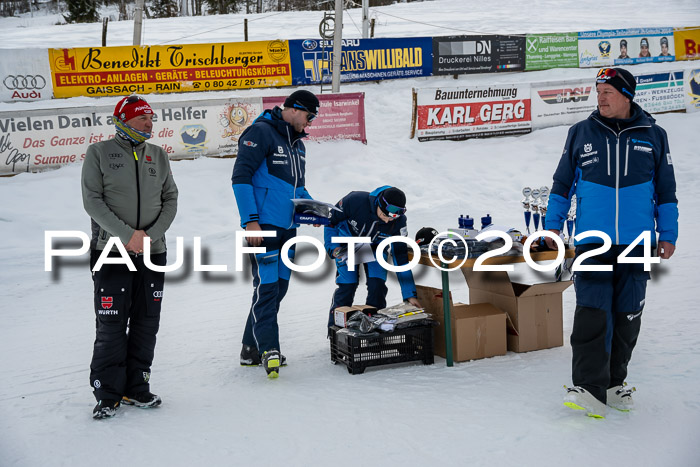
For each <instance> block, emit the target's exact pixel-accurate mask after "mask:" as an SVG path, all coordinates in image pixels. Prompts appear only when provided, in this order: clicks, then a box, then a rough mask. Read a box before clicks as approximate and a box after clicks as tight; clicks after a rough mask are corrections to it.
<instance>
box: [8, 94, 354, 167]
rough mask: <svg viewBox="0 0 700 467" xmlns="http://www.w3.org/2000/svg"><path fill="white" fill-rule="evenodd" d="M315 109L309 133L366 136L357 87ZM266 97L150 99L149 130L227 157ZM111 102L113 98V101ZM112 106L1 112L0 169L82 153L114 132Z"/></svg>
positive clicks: (269, 102) (175, 143)
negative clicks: (151, 115) (187, 99)
mask: <svg viewBox="0 0 700 467" xmlns="http://www.w3.org/2000/svg"><path fill="white" fill-rule="evenodd" d="M319 98H320V101H321V108H322V110H321V116H320V117H319V118H318V119H316V120H314V124H313V125H312V127H311V128H310V129H309V130H310V139H314V140H325V139H355V140H359V141H363V142H366V140H367V139H366V136H365V115H364V93H344V94H333V95H322V96H319ZM284 99H285V96H280V97H271V98H265V99H262V98H259V97H249V98H235V99H208V100H201V101H180V102H176V101H171V102H155V101H151V102H150V103H151V106H152V107H153V110H154V112H155V113H154V118H153V136H152V138H151V139H149V140H148V141H149V143H151V144H156V145H159V146H162V147H163V149H165V151H166V152H167V153H168V155H169V157H170V158H171V159H183V158H195V157H199V156H210V157H222V156H232V155H235V154H236V153H237V152H238V139H239V138H240V136H241V133H243V130H245V129H246V128H247V127H248V126H250V125H251V124H252V123H253V121H254V120H255V119H256V118H257V117H258V116H259V115H260V113H262V111H263V109H265V108H272V107H274V105H276V104H280V105H281V104H282V103H283V102H284ZM115 103H116V101H115ZM113 111H114V107H113V106H92V107H75V108H64V109H41V110H24V111H22V112H0V174H11V173H20V172H37V171H41V170H46V169H50V168H57V167H60V166H62V165H66V164H70V163H73V162H80V161H82V160H83V159H84V157H85V151H86V150H87V147H88V145H90V144H92V143H96V142H98V141H104V140H107V139H110V138H113V137H114V134H115V130H114V122H113V121H112V113H113Z"/></svg>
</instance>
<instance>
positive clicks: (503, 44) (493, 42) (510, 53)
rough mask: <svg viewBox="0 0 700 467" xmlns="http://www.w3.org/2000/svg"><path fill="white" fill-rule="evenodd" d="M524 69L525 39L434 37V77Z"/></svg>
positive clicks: (519, 37) (505, 37)
mask: <svg viewBox="0 0 700 467" xmlns="http://www.w3.org/2000/svg"><path fill="white" fill-rule="evenodd" d="M524 69H525V37H522V36H497V35H488V36H443V37H433V75H461V74H466V73H491V72H494V71H523V70H524Z"/></svg>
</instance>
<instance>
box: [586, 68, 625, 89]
mask: <svg viewBox="0 0 700 467" xmlns="http://www.w3.org/2000/svg"><path fill="white" fill-rule="evenodd" d="M616 76H617V77H618V78H620V79H621V80H622V81H623V82H624V83H625V84H626V85H627V86H629V87H632V84H631V83H629V82H627V80H626V79H625V77H624V76H622V73H618V72H617V70H616V69H614V68H601V69H600V70H598V75H597V76H596V79H595V82H596V83H598V84H601V83H606V82H608V81H609V80H610V79H612V78H614V77H616Z"/></svg>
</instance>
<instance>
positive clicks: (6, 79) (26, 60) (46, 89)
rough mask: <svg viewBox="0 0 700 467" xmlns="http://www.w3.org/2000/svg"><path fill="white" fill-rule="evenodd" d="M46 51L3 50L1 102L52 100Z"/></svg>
mask: <svg viewBox="0 0 700 467" xmlns="http://www.w3.org/2000/svg"><path fill="white" fill-rule="evenodd" d="M47 55H48V54H47V52H46V49H0V79H2V83H0V102H20V101H38V100H43V99H51V98H52V97H53V86H52V85H51V70H50V69H49V62H48V60H47Z"/></svg>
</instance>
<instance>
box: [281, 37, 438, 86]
mask: <svg viewBox="0 0 700 467" xmlns="http://www.w3.org/2000/svg"><path fill="white" fill-rule="evenodd" d="M432 51H433V42H432V39H431V38H430V37H412V38H396V39H387V38H381V39H343V51H342V54H343V55H342V58H341V65H340V81H341V82H349V81H378V80H384V79H397V78H415V77H417V76H430V75H432V74H433V58H432ZM289 54H290V58H291V63H292V84H293V85H304V84H318V83H320V82H321V79H323V82H324V83H330V82H331V72H332V69H333V41H332V40H330V41H329V40H324V39H305V40H301V39H299V40H290V41H289Z"/></svg>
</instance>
